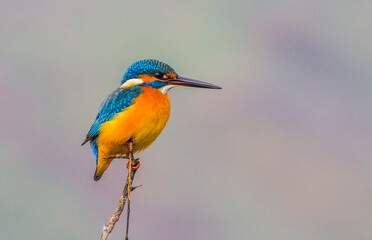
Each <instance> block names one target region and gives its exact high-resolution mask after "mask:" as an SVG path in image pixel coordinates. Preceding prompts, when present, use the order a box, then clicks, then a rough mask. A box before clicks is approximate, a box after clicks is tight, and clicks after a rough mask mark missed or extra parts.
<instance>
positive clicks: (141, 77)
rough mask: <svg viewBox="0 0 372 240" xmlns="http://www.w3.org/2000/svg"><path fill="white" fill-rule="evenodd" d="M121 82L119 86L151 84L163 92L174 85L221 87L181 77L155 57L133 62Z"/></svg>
mask: <svg viewBox="0 0 372 240" xmlns="http://www.w3.org/2000/svg"><path fill="white" fill-rule="evenodd" d="M121 84H122V85H121V88H127V87H133V86H136V85H142V86H151V87H153V88H156V89H159V90H161V91H162V92H163V93H167V92H168V90H169V89H171V88H173V87H175V86H184V87H199V88H212V89H221V88H220V87H218V86H216V85H213V84H210V83H207V82H202V81H198V80H194V79H190V78H185V77H181V76H179V75H178V74H177V73H176V71H174V69H173V68H172V67H171V66H169V65H168V64H166V63H163V62H160V61H158V60H155V59H146V60H141V61H138V62H135V63H133V64H132V65H131V66H130V67H129V68H128V70H127V71H126V72H125V74H124V76H123V79H122V81H121Z"/></svg>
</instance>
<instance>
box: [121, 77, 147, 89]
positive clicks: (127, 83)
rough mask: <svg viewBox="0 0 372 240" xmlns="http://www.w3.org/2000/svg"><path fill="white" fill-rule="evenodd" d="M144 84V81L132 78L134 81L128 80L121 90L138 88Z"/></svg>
mask: <svg viewBox="0 0 372 240" xmlns="http://www.w3.org/2000/svg"><path fill="white" fill-rule="evenodd" d="M142 83H143V81H142V79H139V78H132V79H129V80H127V81H126V82H125V83H123V85H121V86H120V88H128V87H133V86H136V85H138V84H142Z"/></svg>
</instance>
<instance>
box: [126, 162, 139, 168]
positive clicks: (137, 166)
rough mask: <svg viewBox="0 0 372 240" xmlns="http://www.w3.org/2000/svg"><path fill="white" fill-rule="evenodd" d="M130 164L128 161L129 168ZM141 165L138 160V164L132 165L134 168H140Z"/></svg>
mask: <svg viewBox="0 0 372 240" xmlns="http://www.w3.org/2000/svg"><path fill="white" fill-rule="evenodd" d="M129 164H130V162H128V163H127V168H129ZM140 166H141V163H139V162H138V163H137V165H136V166H132V167H133V168H134V169H138V168H139V167H140Z"/></svg>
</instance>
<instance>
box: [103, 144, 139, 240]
mask: <svg viewBox="0 0 372 240" xmlns="http://www.w3.org/2000/svg"><path fill="white" fill-rule="evenodd" d="M128 145H129V146H128V149H129V150H130V153H129V157H128V158H129V162H130V164H129V169H128V179H127V182H126V184H125V187H124V189H123V192H122V194H121V197H120V200H119V203H118V206H117V207H116V209H115V212H114V214H113V215H112V217H111V218H110V219H109V222H108V224H106V225H104V226H103V229H102V234H101V238H100V240H107V238H108V236H109V235H110V233H111V231H112V230H113V229H114V227H115V224H116V222H117V221H119V218H120V215H121V213H122V212H123V210H124V205H125V202H126V201H127V199H128V204H129V201H130V198H128V197H129V194H130V192H131V191H133V190H134V189H136V188H138V187H140V186H141V185H140V186H136V187H132V182H133V179H134V175H135V174H136V171H137V167H134V166H138V164H139V159H138V158H137V159H134V157H133V142H132V140H129V141H128ZM128 190H131V191H128ZM129 211H130V206H129V205H128V215H127V220H128V221H127V234H126V239H128V228H129Z"/></svg>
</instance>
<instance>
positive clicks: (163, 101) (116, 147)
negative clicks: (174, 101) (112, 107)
mask: <svg viewBox="0 0 372 240" xmlns="http://www.w3.org/2000/svg"><path fill="white" fill-rule="evenodd" d="M169 114H170V101H169V96H168V94H163V93H162V92H161V91H159V90H158V89H154V88H152V87H150V86H144V87H143V93H142V94H141V95H140V96H139V97H137V98H136V99H135V100H134V103H133V104H132V105H131V106H130V107H128V108H126V109H125V110H124V111H123V112H121V113H118V114H117V115H116V116H115V117H114V118H113V119H112V120H110V121H108V122H106V123H104V124H102V126H101V129H100V133H99V136H98V151H99V154H98V155H99V158H102V157H107V156H113V155H118V154H119V155H122V154H125V153H127V152H128V150H127V149H126V147H125V143H126V142H127V141H128V140H129V139H130V138H131V137H132V138H133V139H134V146H133V150H134V152H139V151H142V150H144V149H145V148H147V147H148V146H149V145H150V144H151V143H152V142H153V141H154V140H155V139H156V138H157V137H158V136H159V134H160V133H161V131H162V130H163V128H164V127H165V125H166V123H167V121H168V118H169Z"/></svg>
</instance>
